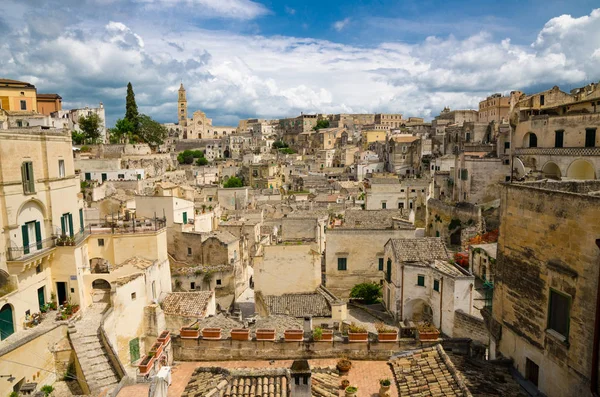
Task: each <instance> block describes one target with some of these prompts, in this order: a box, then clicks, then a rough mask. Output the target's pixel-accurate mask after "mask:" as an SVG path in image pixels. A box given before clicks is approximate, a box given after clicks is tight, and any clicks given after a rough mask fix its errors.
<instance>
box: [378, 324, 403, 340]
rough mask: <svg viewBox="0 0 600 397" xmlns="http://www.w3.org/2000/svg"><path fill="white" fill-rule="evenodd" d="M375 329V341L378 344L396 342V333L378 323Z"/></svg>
mask: <svg viewBox="0 0 600 397" xmlns="http://www.w3.org/2000/svg"><path fill="white" fill-rule="evenodd" d="M375 328H376V329H377V339H378V340H379V342H396V341H397V340H398V331H397V330H395V329H393V328H388V327H386V326H385V324H383V323H381V322H378V323H376V324H375Z"/></svg>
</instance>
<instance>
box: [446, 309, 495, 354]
mask: <svg viewBox="0 0 600 397" xmlns="http://www.w3.org/2000/svg"><path fill="white" fill-rule="evenodd" d="M453 335H454V337H456V338H471V339H472V340H474V341H477V342H479V343H482V344H484V345H486V346H487V345H488V344H489V338H490V337H489V334H488V331H487V328H486V327H485V323H484V322H483V319H481V318H477V317H475V316H472V315H470V314H467V313H465V312H463V311H462V310H457V311H455V312H454V332H453Z"/></svg>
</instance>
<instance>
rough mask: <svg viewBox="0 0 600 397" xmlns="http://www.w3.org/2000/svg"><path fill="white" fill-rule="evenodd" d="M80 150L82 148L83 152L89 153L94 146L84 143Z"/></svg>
mask: <svg viewBox="0 0 600 397" xmlns="http://www.w3.org/2000/svg"><path fill="white" fill-rule="evenodd" d="M80 150H81V151H82V152H83V153H87V152H91V151H92V148H91V147H89V146H85V145H84V146H82V147H81V149H80Z"/></svg>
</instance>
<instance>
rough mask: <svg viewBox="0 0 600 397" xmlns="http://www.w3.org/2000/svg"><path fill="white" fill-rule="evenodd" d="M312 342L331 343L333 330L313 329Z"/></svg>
mask: <svg viewBox="0 0 600 397" xmlns="http://www.w3.org/2000/svg"><path fill="white" fill-rule="evenodd" d="M313 340H314V341H315V342H333V330H331V329H323V328H321V327H315V329H313Z"/></svg>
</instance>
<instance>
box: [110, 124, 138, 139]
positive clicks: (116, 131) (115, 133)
mask: <svg viewBox="0 0 600 397" xmlns="http://www.w3.org/2000/svg"><path fill="white" fill-rule="evenodd" d="M132 135H133V124H132V123H131V121H129V120H127V119H118V120H117V122H116V123H115V128H111V129H110V131H109V139H110V143H128V142H129V141H130V139H131V137H132Z"/></svg>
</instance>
